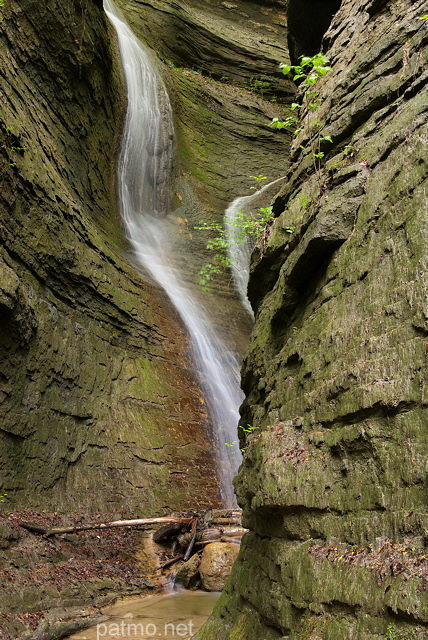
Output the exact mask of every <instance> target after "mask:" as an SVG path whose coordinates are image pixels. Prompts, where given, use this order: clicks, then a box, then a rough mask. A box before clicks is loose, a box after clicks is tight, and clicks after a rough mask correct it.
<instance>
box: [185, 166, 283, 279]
mask: <svg viewBox="0 0 428 640" xmlns="http://www.w3.org/2000/svg"><path fill="white" fill-rule="evenodd" d="M253 177H254V178H255V179H256V180H260V179H265V178H264V177H263V176H253ZM273 219H274V215H273V211H272V207H263V208H260V209H257V213H256V214H255V215H252V214H249V213H243V212H242V211H239V212H238V213H237V214H236V215H235V216H233V217H231V216H225V218H224V222H225V226H223V224H222V223H220V222H215V223H213V224H207V223H206V222H201V223H200V224H199V226H197V227H194V228H195V229H197V230H198V231H207V232H211V234H215V235H214V237H211V238H210V239H209V240H208V242H207V243H206V248H207V249H208V250H209V251H210V252H212V261H211V262H209V263H208V264H206V265H204V267H202V269H201V270H200V271H199V284H200V285H201V286H202V288H203V289H204V291H208V290H209V288H210V285H211V284H212V280H213V278H214V277H215V276H217V275H219V274H221V273H224V272H225V271H226V270H227V269H229V268H230V267H231V266H232V264H231V259H230V256H229V249H230V247H232V246H233V245H234V244H238V245H246V244H248V243H249V244H250V245H252V246H255V245H257V244H259V245H261V246H262V245H263V244H264V243H265V242H266V241H267V238H268V237H269V234H270V229H271V224H272V221H273ZM227 227H228V228H229V234H228V232H227V230H226V228H227ZM290 233H291V231H290Z"/></svg>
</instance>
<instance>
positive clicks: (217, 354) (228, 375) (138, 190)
mask: <svg viewBox="0 0 428 640" xmlns="http://www.w3.org/2000/svg"><path fill="white" fill-rule="evenodd" d="M104 9H105V11H106V13H107V15H108V17H109V19H110V21H111V22H112V24H113V26H114V27H115V29H116V32H117V36H118V41H119V46H120V52H121V57H122V64H123V68H124V72H125V78H126V84H127V89H128V108H127V113H126V120H125V126H124V133H123V141H122V150H121V153H120V158H119V167H118V180H119V196H120V204H121V210H122V216H123V220H124V225H125V230H126V234H127V237H128V239H129V241H130V244H131V246H132V247H133V250H134V252H135V257H136V259H137V261H138V262H139V264H140V265H142V266H143V267H144V269H145V270H146V271H147V272H148V273H149V274H150V275H151V277H152V278H153V279H154V280H155V281H156V282H157V283H158V284H159V285H160V286H161V287H162V288H163V289H164V291H165V292H166V294H167V295H168V297H169V299H170V300H171V302H172V304H173V305H174V307H175V308H176V309H177V311H178V313H179V315H180V317H181V319H182V320H183V323H184V325H185V327H186V329H187V331H188V334H189V337H190V340H191V344H192V351H193V358H194V363H195V368H196V370H197V372H198V377H199V381H200V385H201V388H202V390H203V392H204V395H205V401H206V405H207V409H208V414H209V416H210V418H211V422H212V424H213V428H214V437H215V438H216V448H217V457H218V462H219V467H220V468H219V477H220V478H219V479H220V485H221V497H222V501H223V503H224V506H226V507H230V506H234V505H235V496H234V493H233V488H232V478H233V476H234V475H235V473H236V471H237V468H238V466H239V463H240V460H241V455H240V451H239V448H238V447H237V445H235V446H234V447H226V445H225V443H231V442H233V441H236V440H237V434H236V431H237V424H238V419H239V413H238V408H239V405H240V403H241V401H242V392H241V390H240V386H239V380H240V363H239V361H238V359H237V358H236V357H235V356H234V355H233V354H232V353H230V352H229V351H228V350H227V349H226V348H225V346H224V345H223V344H222V342H221V340H220V339H219V337H218V336H217V335H216V332H215V330H214V327H213V325H212V323H211V321H210V320H209V319H208V317H207V315H206V314H205V312H204V310H203V309H202V308H201V306H200V304H198V303H197V302H196V301H195V300H194V299H193V298H192V296H191V294H190V292H189V290H188V288H187V287H186V286H185V285H184V283H183V281H182V279H181V278H180V274H179V272H178V270H177V269H176V268H175V267H174V264H173V256H171V255H169V254H170V251H169V247H168V240H167V237H166V233H165V217H164V216H163V215H160V214H164V213H167V207H168V194H169V177H170V170H171V157H172V144H173V130H172V117H171V108H170V104H169V100H168V94H167V91H166V88H165V87H164V85H163V83H162V81H161V80H160V78H159V76H158V75H157V73H156V72H155V70H154V68H153V65H152V62H151V60H150V57H149V55H148V53H147V51H146V49H145V48H144V47H143V45H142V44H141V43H140V42H139V40H138V39H137V38H136V36H135V35H134V34H133V32H132V31H131V29H130V28H129V27H128V25H127V24H126V22H124V20H123V18H122V17H121V15H120V14H119V12H118V10H117V9H116V7H115V5H114V4H113V2H112V1H111V0H104Z"/></svg>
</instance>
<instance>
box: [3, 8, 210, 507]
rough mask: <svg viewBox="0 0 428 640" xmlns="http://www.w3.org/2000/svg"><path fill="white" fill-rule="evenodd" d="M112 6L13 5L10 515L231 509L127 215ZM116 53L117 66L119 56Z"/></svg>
mask: <svg viewBox="0 0 428 640" xmlns="http://www.w3.org/2000/svg"><path fill="white" fill-rule="evenodd" d="M101 5H102V3H101V2H100V1H99V2H95V1H93V0H89V1H85V2H83V1H82V2H80V1H79V0H76V1H74V2H71V3H70V2H60V3H57V2H53V1H49V2H43V3H39V2H33V1H30V0H20V1H15V0H10V1H8V2H7V3H5V6H4V7H3V8H2V14H3V16H4V20H3V22H2V26H1V29H2V33H1V49H0V55H1V70H0V75H1V83H2V88H3V89H4V93H2V97H1V136H2V141H1V163H2V172H1V174H2V180H1V181H2V186H1V190H0V237H1V246H0V468H1V474H0V486H1V489H0V492H1V493H2V500H1V503H2V506H3V507H4V508H6V509H10V507H11V506H12V505H13V506H19V505H30V506H32V507H39V508H49V509H52V510H66V509H76V508H81V509H84V510H85V509H89V510H94V509H102V510H106V509H110V510H115V511H119V510H120V509H122V508H124V509H128V508H131V509H137V510H138V511H139V512H143V513H144V512H145V513H149V514H155V513H157V512H160V511H162V512H164V511H169V510H173V509H178V508H185V507H187V506H190V505H192V506H193V505H194V504H195V503H198V502H199V503H205V502H210V501H214V502H215V500H216V496H217V487H216V480H215V470H214V467H213V460H212V457H213V456H212V452H211V447H210V444H209V442H208V438H207V431H206V426H207V417H206V414H205V412H204V406H203V403H201V401H200V391H199V389H198V388H197V386H196V385H195V382H194V380H193V377H192V375H191V374H190V367H191V364H190V362H189V359H188V344H187V338H186V336H185V335H184V333H183V330H182V328H181V326H180V325H179V323H178V321H177V318H176V317H175V315H174V313H173V312H172V310H171V309H170V307H169V304H168V303H166V301H165V300H164V299H163V296H162V294H161V293H160V292H159V291H158V290H156V289H155V288H154V287H153V286H152V285H150V284H149V283H147V282H145V281H144V279H142V278H141V277H140V276H139V275H138V274H137V273H136V271H135V270H134V269H133V268H132V267H131V266H130V264H129V262H128V260H127V257H126V255H124V250H125V248H126V247H125V246H124V243H123V241H122V229H121V225H120V222H119V220H118V216H117V207H116V195H115V191H114V182H115V153H116V150H117V146H118V136H119V133H120V124H121V118H122V113H123V107H124V104H123V103H124V99H123V95H124V88H123V84H122V79H121V73H120V71H119V65H118V62H117V59H116V57H115V55H113V53H112V49H111V45H110V44H109V43H110V42H114V34H113V32H112V30H111V29H110V27H109V26H108V23H107V20H106V18H105V16H104V13H103V11H102V6H101ZM115 60H116V61H115Z"/></svg>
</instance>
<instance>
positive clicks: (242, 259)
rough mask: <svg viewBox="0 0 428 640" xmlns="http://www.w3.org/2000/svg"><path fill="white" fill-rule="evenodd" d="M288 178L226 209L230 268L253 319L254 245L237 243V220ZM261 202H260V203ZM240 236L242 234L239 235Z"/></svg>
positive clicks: (271, 184)
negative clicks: (251, 279)
mask: <svg viewBox="0 0 428 640" xmlns="http://www.w3.org/2000/svg"><path fill="white" fill-rule="evenodd" d="M286 177H287V176H282V177H281V178H277V179H276V180H273V181H272V182H269V184H266V185H265V186H264V187H263V188H262V189H260V190H259V191H256V192H255V193H252V194H251V195H250V196H242V197H240V198H236V199H235V200H234V201H233V202H232V203H231V204H230V205H229V207H228V208H227V209H226V212H225V214H224V226H225V230H226V239H227V242H228V245H229V246H228V254H229V260H230V268H231V271H232V276H233V282H234V285H235V289H236V291H237V293H238V295H239V297H240V299H241V302H242V304H243V306H244V307H245V308H246V309H247V311H248V313H249V314H250V315H251V317H253V316H254V314H253V310H252V308H251V305H250V301H249V300H248V298H247V286H248V278H249V272H250V257H251V251H252V250H253V245H252V244H251V242H250V241H249V240H247V242H236V222H235V221H236V219H237V215H238V214H239V213H241V212H242V213H245V214H250V215H251V214H253V215H255V213H254V210H255V209H256V208H257V207H258V206H261V204H262V202H263V198H262V197H263V195H264V194H265V192H266V191H268V190H269V189H270V187H272V186H273V185H274V184H276V183H277V182H280V181H281V180H285V178H286ZM259 200H260V202H258V201H259ZM239 235H240V234H239Z"/></svg>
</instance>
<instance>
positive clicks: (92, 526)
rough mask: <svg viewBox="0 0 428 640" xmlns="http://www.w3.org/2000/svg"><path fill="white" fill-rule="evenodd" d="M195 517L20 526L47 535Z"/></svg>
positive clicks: (138, 525)
mask: <svg viewBox="0 0 428 640" xmlns="http://www.w3.org/2000/svg"><path fill="white" fill-rule="evenodd" d="M192 520H193V518H172V517H171V518H168V517H165V518H143V519H141V520H115V521H113V522H92V523H87V524H81V525H74V526H68V527H51V528H48V527H44V526H42V525H40V524H35V523H32V522H19V523H18V524H19V526H20V527H23V528H24V529H27V531H35V532H36V533H43V534H44V535H45V536H47V537H49V536H54V535H60V534H62V533H76V532H78V531H90V530H92V529H111V528H113V527H141V526H150V525H154V524H166V523H180V524H189V523H190V522H192Z"/></svg>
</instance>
